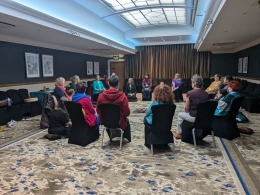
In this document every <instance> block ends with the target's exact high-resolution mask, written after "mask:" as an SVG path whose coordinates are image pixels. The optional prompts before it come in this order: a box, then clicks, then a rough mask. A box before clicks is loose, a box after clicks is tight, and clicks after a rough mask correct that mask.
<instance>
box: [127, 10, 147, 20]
mask: <svg viewBox="0 0 260 195" xmlns="http://www.w3.org/2000/svg"><path fill="white" fill-rule="evenodd" d="M138 12H139V11H138ZM129 13H130V14H131V15H132V16H133V17H134V18H136V19H138V18H140V19H141V18H144V16H143V14H141V13H140V12H139V13H133V12H129Z"/></svg>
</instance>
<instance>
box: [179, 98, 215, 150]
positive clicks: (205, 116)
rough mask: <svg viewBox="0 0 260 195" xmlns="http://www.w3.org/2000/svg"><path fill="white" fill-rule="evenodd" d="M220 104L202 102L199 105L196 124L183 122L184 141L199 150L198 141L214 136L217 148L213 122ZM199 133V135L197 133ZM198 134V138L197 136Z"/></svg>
mask: <svg viewBox="0 0 260 195" xmlns="http://www.w3.org/2000/svg"><path fill="white" fill-rule="evenodd" d="M217 105H218V102H217V101H214V100H210V101H206V102H201V103H199V104H198V105H197V116H196V119H195V122H194V123H190V122H188V121H185V120H184V121H183V123H182V141H183V142H188V143H191V142H193V143H194V146H195V149H197V140H202V139H203V138H204V137H206V136H207V135H210V134H211V135H212V139H213V144H214V146H215V147H216V144H215V139H214V132H213V130H212V127H211V126H212V120H213V117H214V112H215V110H216V108H217ZM198 131H199V133H197V132H198ZM196 134H197V136H196ZM198 134H199V135H198Z"/></svg>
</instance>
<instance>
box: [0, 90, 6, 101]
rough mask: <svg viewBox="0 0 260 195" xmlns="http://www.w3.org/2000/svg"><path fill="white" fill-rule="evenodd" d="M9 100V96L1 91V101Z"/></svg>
mask: <svg viewBox="0 0 260 195" xmlns="http://www.w3.org/2000/svg"><path fill="white" fill-rule="evenodd" d="M5 99H7V95H6V92H5V91H0V100H5Z"/></svg>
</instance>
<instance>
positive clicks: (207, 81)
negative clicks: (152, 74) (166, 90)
mask: <svg viewBox="0 0 260 195" xmlns="http://www.w3.org/2000/svg"><path fill="white" fill-rule="evenodd" d="M142 81H143V79H134V83H135V86H136V90H137V93H141V92H142ZM127 82H128V79H125V83H124V86H123V88H122V89H123V90H124V87H125V85H126V84H127ZM161 82H164V83H165V84H166V85H169V86H171V85H172V79H152V83H153V86H152V90H153V89H154V88H155V87H156V86H157V85H159V84H160V83H161ZM211 82H212V79H210V78H205V79H203V83H204V84H203V88H204V89H206V88H207V87H208V86H210V84H211ZM182 83H183V84H182V92H183V93H187V92H188V91H190V90H192V87H191V80H190V79H182Z"/></svg>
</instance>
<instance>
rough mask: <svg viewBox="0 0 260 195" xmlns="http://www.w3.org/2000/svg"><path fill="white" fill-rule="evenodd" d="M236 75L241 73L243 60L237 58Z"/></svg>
mask: <svg viewBox="0 0 260 195" xmlns="http://www.w3.org/2000/svg"><path fill="white" fill-rule="evenodd" d="M237 72H238V73H242V72H243V58H239V59H238V70H237Z"/></svg>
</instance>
